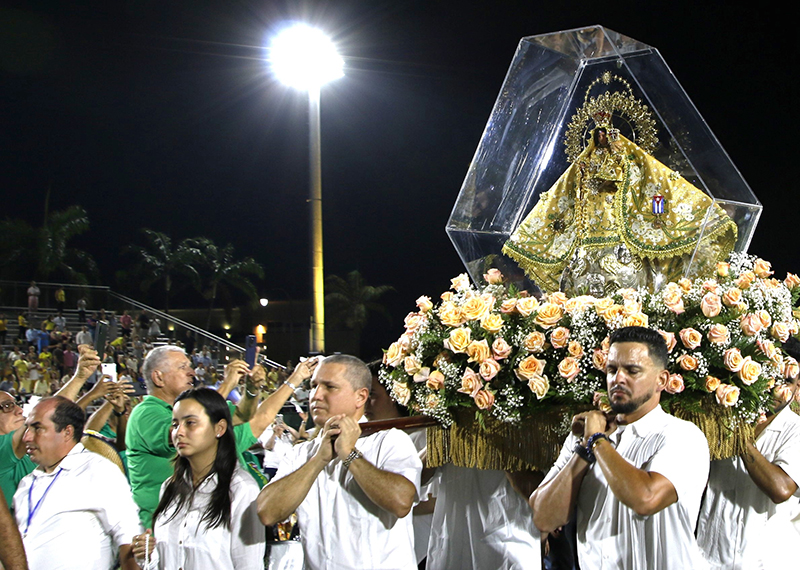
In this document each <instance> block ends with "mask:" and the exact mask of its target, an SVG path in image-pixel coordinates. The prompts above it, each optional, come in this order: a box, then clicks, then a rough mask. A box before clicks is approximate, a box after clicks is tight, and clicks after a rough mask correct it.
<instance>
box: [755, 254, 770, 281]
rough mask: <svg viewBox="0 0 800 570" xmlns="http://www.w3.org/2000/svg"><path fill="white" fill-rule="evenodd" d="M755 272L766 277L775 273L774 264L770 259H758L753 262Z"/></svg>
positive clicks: (761, 276) (763, 277)
mask: <svg viewBox="0 0 800 570" xmlns="http://www.w3.org/2000/svg"><path fill="white" fill-rule="evenodd" d="M753 273H755V274H756V277H760V278H761V279H766V278H767V277H769V276H770V275H772V273H773V271H772V264H771V263H770V262H769V261H764V260H763V259H756V262H755V263H754V264H753Z"/></svg>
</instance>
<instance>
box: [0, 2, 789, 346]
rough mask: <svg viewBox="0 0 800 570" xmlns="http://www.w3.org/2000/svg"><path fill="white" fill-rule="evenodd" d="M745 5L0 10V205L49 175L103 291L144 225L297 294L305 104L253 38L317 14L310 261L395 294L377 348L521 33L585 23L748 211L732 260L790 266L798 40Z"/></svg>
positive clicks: (433, 235)
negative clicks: (674, 102) (320, 79)
mask: <svg viewBox="0 0 800 570" xmlns="http://www.w3.org/2000/svg"><path fill="white" fill-rule="evenodd" d="M704 4H708V5H704ZM725 4H727V3H725ZM765 4H766V3H765ZM760 8H761V7H760V6H758V5H754V4H748V8H738V7H731V6H726V5H723V3H719V4H717V3H700V2H684V1H681V2H647V3H641V2H638V3H627V2H616V3H608V2H586V1H583V2H572V1H561V2H548V3H544V2H535V1H526V2H516V1H514V2H485V3H463V2H449V1H447V2H446V1H411V0H407V1H403V0H393V1H384V0H364V1H347V0H340V1H336V2H300V1H294V2H292V1H285V0H284V1H275V2H268V1H264V0H262V1H258V2H255V1H224V2H223V1H218V2H214V1H208V0H177V1H176V0H172V1H169V2H163V1H159V2H156V1H151V0H139V1H120V2H116V1H114V2H112V1H107V0H104V1H80V0H78V1H74V2H68V3H67V2H56V1H51V2H36V1H32V2H0V156H2V157H3V165H2V168H1V169H0V187H2V191H3V197H4V198H3V201H2V214H0V215H2V216H3V217H8V218H23V219H26V220H28V221H29V222H31V223H36V224H39V223H40V222H41V217H42V214H43V208H42V203H43V199H44V196H45V193H46V191H47V188H48V187H50V188H51V192H52V198H51V208H55V209H61V208H65V207H67V206H69V205H71V204H80V205H82V206H84V207H85V208H86V209H87V210H88V213H89V217H90V220H91V222H92V229H91V231H90V232H89V233H87V234H86V235H84V236H81V237H80V238H79V239H78V240H77V242H76V245H79V246H81V247H83V248H84V249H86V250H87V251H89V252H90V253H91V254H92V255H93V256H94V257H95V259H97V261H98V263H99V265H100V267H101V271H102V282H103V284H107V285H111V286H112V287H114V286H116V285H117V284H115V283H114V273H115V271H116V270H118V269H120V268H122V267H124V264H125V263H126V258H125V257H122V256H120V250H121V249H122V247H123V246H124V245H126V244H128V243H131V242H133V241H137V240H139V238H138V235H137V234H138V229H139V228H141V227H149V228H152V229H155V230H158V231H163V232H166V233H169V234H170V235H171V236H172V237H173V238H174V239H175V240H176V241H177V240H179V239H182V238H185V237H194V236H198V235H203V236H207V237H210V238H212V239H214V240H215V241H216V242H217V243H218V244H220V245H222V244H224V243H226V242H231V243H232V244H233V245H234V246H235V248H236V251H237V255H239V256H252V257H254V258H255V259H256V260H257V261H259V262H260V263H262V264H263V265H264V267H265V269H266V272H267V278H266V279H265V281H264V282H263V283H261V284H260V286H261V287H262V288H263V294H264V295H266V296H270V297H273V298H286V297H291V298H293V299H302V298H307V296H308V294H309V288H310V286H309V269H308V267H309V250H308V210H307V203H306V197H307V194H308V182H307V177H308V174H307V172H308V148H307V137H308V126H307V125H308V123H307V115H306V105H307V103H306V98H305V96H304V95H303V94H299V93H296V92H293V91H291V90H290V89H289V88H286V87H284V86H282V85H280V84H278V83H277V82H276V81H275V80H274V79H273V78H272V77H271V76H270V74H269V71H268V69H267V67H266V64H265V61H264V60H265V56H266V52H265V49H264V46H266V45H267V44H268V42H269V39H270V38H271V37H272V35H274V33H275V32H276V31H277V30H279V29H280V28H281V26H282V25H284V24H285V23H286V21H287V20H292V19H303V20H305V21H308V22H309V23H312V24H317V25H319V26H320V27H322V28H323V29H324V30H325V31H327V32H328V33H329V34H330V35H331V36H332V37H333V39H334V40H335V42H336V43H337V45H338V47H339V50H340V53H341V54H342V55H343V57H344V58H345V62H346V63H345V65H346V71H345V73H346V77H345V78H343V79H340V80H338V81H336V82H335V83H332V84H331V85H329V86H327V87H325V88H324V89H323V92H322V145H323V146H322V152H323V195H324V232H325V269H326V272H327V273H334V274H338V275H344V274H346V273H347V272H349V271H351V270H353V269H358V270H359V271H361V273H362V274H363V275H364V277H365V279H366V281H367V282H368V283H370V284H373V285H379V284H390V285H393V286H394V287H395V288H396V289H397V291H396V292H395V293H390V294H388V295H387V296H386V297H385V298H384V300H385V303H386V305H387V306H388V308H389V309H390V311H391V312H392V314H393V316H394V320H395V323H394V325H392V326H389V325H388V324H387V323H386V322H385V321H383V322H381V321H380V320H378V319H376V320H374V321H373V324H372V325H371V328H370V329H368V331H367V334H365V337H367V338H369V343H368V346H369V348H370V349H371V350H373V351H377V350H378V349H379V347H381V346H388V343H389V342H391V341H392V340H393V339H394V338H395V337H396V336H397V335H399V333H400V332H402V320H401V319H402V317H403V316H404V315H405V313H406V312H408V311H410V310H412V309H414V299H416V298H417V297H418V296H419V295H422V294H427V295H430V296H432V297H433V296H438V295H439V293H441V292H442V291H444V290H445V289H447V288H448V287H449V279H450V277H452V276H455V275H456V274H458V273H460V272H461V271H463V266H462V265H461V263H460V261H459V258H458V256H457V255H456V252H455V250H454V249H453V247H452V246H451V244H450V241H449V239H448V238H447V236H446V234H445V232H444V226H445V223H446V221H447V218H448V216H449V214H450V210H451V209H452V206H453V203H454V201H455V198H456V195H457V194H458V191H459V189H460V187H461V183H462V182H463V179H464V176H465V174H466V171H467V167H468V165H469V163H470V160H471V159H472V155H473V153H474V152H475V148H476V146H477V144H478V141H479V139H480V136H481V133H482V131H483V128H484V126H485V124H486V121H487V119H488V117H489V113H490V111H491V109H492V106H493V104H494V100H495V98H496V97H497V94H498V91H499V89H500V86H501V84H502V81H503V78H504V76H505V73H506V70H507V69H508V66H509V64H510V63H511V59H512V56H513V54H514V50H515V49H516V46H517V43H518V42H519V40H520V38H522V37H524V36H528V35H536V34H541V33H547V32H554V31H558V30H566V29H572V28H576V27H582V26H587V25H592V24H602V25H604V26H606V27H607V28H610V29H612V30H615V31H618V32H620V33H622V34H625V35H627V36H630V37H632V38H635V39H637V40H640V41H642V42H644V43H647V44H649V45H652V46H654V47H656V48H658V49H659V51H660V52H661V54H662V55H663V57H664V59H665V60H666V62H667V64H668V65H669V66H670V67H671V68H672V70H673V72H674V74H675V75H676V77H677V78H678V80H679V81H680V82H681V84H682V85H683V87H684V89H685V90H686V92H687V93H688V94H689V97H690V98H691V99H692V100H693V102H694V103H695V105H696V106H697V108H698V109H699V111H700V113H701V114H702V115H703V117H704V118H705V119H706V121H707V122H708V124H709V125H710V127H711V129H712V130H713V131H714V133H715V134H716V136H717V138H718V139H719V140H720V141H721V143H722V145H723V146H724V147H725V149H726V150H727V151H728V153H729V154H730V156H731V158H732V159H733V162H734V163H735V164H736V165H737V167H738V168H739V169H740V171H741V173H742V175H743V176H744V178H745V180H747V181H748V183H749V184H750V186H751V188H752V189H753V191H754V193H755V194H756V195H757V196H758V198H759V200H761V202H762V203H763V205H764V212H763V215H762V217H761V222H760V224H759V227H758V229H757V231H756V234H755V238H754V239H753V242H752V244H751V247H750V251H751V252H752V253H756V254H758V255H760V256H763V257H765V258H767V259H768V260H770V261H772V262H773V266H774V268H775V269H776V274H777V276H778V277H780V278H782V277H783V276H784V275H785V272H786V271H787V270H793V271H800V263H799V261H800V260H798V253H797V248H796V247H795V239H796V238H795V236H796V227H797V224H798V221H797V219H796V214H795V212H796V210H797V205H798V198H797V194H796V193H797V186H798V185H797V180H798V176H797V170H798V168H797V165H795V164H794V163H793V161H794V160H795V159H796V158H795V153H794V150H795V142H796V139H797V134H796V131H797V129H796V128H795V126H796V125H797V119H796V112H797V109H796V108H795V107H794V106H793V105H792V103H794V102H795V101H796V97H795V93H796V91H797V86H798V85H797V79H796V71H795V69H794V67H793V66H794V62H795V61H796V59H797V55H798V53H797V52H798V50H797V47H796V39H795V38H796V33H795V30H794V28H793V27H792V28H791V29H790V26H792V24H791V22H792V20H793V19H794V18H793V17H790V16H789V15H787V14H786V13H784V12H783V11H779V10H773V9H760ZM174 303H175V306H180V304H181V299H176V300H175V301H174Z"/></svg>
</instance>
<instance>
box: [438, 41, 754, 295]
mask: <svg viewBox="0 0 800 570" xmlns="http://www.w3.org/2000/svg"><path fill="white" fill-rule="evenodd" d="M604 152H605V153H606V154H605V155H603V153H604ZM598 160H600V162H598ZM615 161H616V162H615ZM760 213H761V204H760V203H759V201H758V200H757V199H756V197H755V195H754V194H753V192H752V190H751V189H750V187H749V186H748V185H747V183H746V182H745V181H744V179H743V178H742V176H741V175H740V174H739V171H738V170H737V169H736V167H735V165H734V164H733V163H732V162H731V159H730V158H729V157H728V155H727V154H726V152H725V150H724V149H723V148H722V146H721V145H720V143H719V141H718V140H717V139H716V137H715V136H714V134H713V133H712V132H711V130H710V129H709V127H708V125H707V124H706V123H705V121H704V120H703V118H702V117H701V116H700V113H699V112H698V111H697V109H696V108H695V107H694V105H693V104H692V102H691V100H690V99H689V97H688V96H687V94H686V93H685V92H684V90H683V88H682V87H681V86H680V84H679V83H678V81H677V79H676V78H675V76H674V75H673V74H672V72H671V71H670V69H669V67H668V66H667V64H666V62H665V61H664V59H663V58H662V57H661V55H660V54H659V52H658V50H656V49H655V48H653V47H651V46H648V45H646V44H644V43H642V42H639V41H637V40H634V39H631V38H629V37H626V36H623V35H621V34H619V33H616V32H613V31H611V30H608V29H606V28H603V27H602V26H593V27H588V28H582V29H576V30H569V31H563V32H556V33H552V34H545V35H540V36H531V37H526V38H523V39H522V40H521V41H520V43H519V47H518V48H517V51H516V53H515V55H514V59H513V61H512V63H511V67H510V68H509V70H508V73H507V75H506V78H505V81H504V83H503V85H502V87H501V89H500V94H499V96H498V98H497V101H496V103H495V105H494V108H493V109H492V112H491V115H490V117H489V121H488V123H487V125H486V128H485V130H484V133H483V136H482V138H481V140H480V143H479V144H478V148H477V151H476V152H475V156H474V158H473V160H472V163H471V164H470V167H469V170H468V171H467V175H466V178H465V180H464V183H463V185H462V187H461V191H460V193H459V195H458V198H457V200H456V203H455V206H454V208H453V211H452V214H451V216H450V219H449V220H448V223H447V228H446V229H447V233H448V235H449V237H450V239H451V241H452V242H453V245H454V246H455V248H456V250H457V251H458V253H459V255H460V257H461V259H462V261H463V263H464V265H465V266H466V268H467V271H468V272H469V274H470V276H471V278H472V279H473V280H475V281H478V280H479V279H480V278H481V276H482V275H483V274H484V273H485V272H486V270H487V269H489V268H491V267H496V268H498V269H500V270H501V271H502V272H503V273H504V274H505V275H506V277H507V278H508V279H509V280H510V281H511V282H513V283H515V284H516V285H517V286H518V287H520V288H524V289H528V290H531V291H535V290H536V288H537V286H538V287H539V288H540V289H542V290H545V291H548V292H550V291H553V290H555V289H558V288H559V287H560V288H562V289H564V288H565V284H566V286H567V288H569V289H571V291H570V292H571V293H591V294H595V295H599V294H600V293H602V292H603V291H604V289H603V287H604V285H603V279H605V280H606V281H605V288H606V292H607V289H608V287H609V286H610V285H611V284H612V282H613V284H614V285H615V286H641V285H646V286H648V287H650V288H651V289H652V288H658V287H660V286H661V285H663V284H664V283H665V282H666V281H667V280H673V278H674V277H675V276H676V275H685V276H696V275H698V274H702V273H704V272H705V271H706V270H707V269H708V267H707V266H708V264H709V263H711V262H714V261H716V259H718V258H720V257H725V256H726V255H727V253H728V252H729V251H731V250H736V251H743V250H746V249H747V247H748V245H749V243H750V240H751V238H752V235H753V231H754V230H755V227H756V223H757V222H758V218H759V216H760ZM598 248H600V249H598ZM601 249H602V251H601ZM592 256H594V257H592ZM631 258H632V259H633V261H631ZM637 260H638V261H637ZM641 262H643V263H644V266H645V268H646V269H649V270H650V272H651V273H652V276H651V278H649V279H648V280H647V282H646V283H644V282H642V281H639V282H637V281H636V279H635V278H631V277H630V275H636V274H639V273H641V272H642V268H641ZM637 263H638V264H639V265H637ZM581 264H583V266H587V267H588V266H593V267H595V266H596V267H600V266H601V265H602V266H603V267H606V268H608V267H611V266H613V267H614V268H615V269H609V271H611V274H612V275H616V277H612V278H609V277H608V275H609V273H608V272H606V276H605V277H603V276H600V277H597V276H594V277H593V276H592V275H593V274H592V273H591V272H592V271H593V270H590V269H586V270H585V271H584V273H585V274H584V275H581V274H579V273H580V270H579V267H583V266H581ZM587 264H588V265H587ZM592 264H594V265H592ZM609 264H610V265H609ZM570 271H572V273H570ZM615 271H618V273H614V272H615ZM626 271H627V273H628V274H630V275H629V276H627V277H626V274H625V272H626ZM598 272H599V273H603V271H601V270H599V269H598ZM593 279H599V280H600V282H599V283H595V282H594V281H592V280H593ZM631 279H633V280H631Z"/></svg>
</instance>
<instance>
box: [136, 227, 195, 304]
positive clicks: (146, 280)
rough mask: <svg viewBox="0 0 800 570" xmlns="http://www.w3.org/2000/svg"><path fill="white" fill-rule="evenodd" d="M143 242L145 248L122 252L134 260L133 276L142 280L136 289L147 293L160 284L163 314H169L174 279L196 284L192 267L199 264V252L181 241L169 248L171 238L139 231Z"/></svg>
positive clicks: (189, 243)
mask: <svg viewBox="0 0 800 570" xmlns="http://www.w3.org/2000/svg"><path fill="white" fill-rule="evenodd" d="M142 234H144V236H145V239H146V241H147V245H146V246H145V247H141V246H138V245H131V246H128V247H127V248H125V251H127V252H129V253H132V254H134V255H135V256H136V257H137V258H138V263H137V268H136V272H137V273H139V274H140V275H141V276H142V278H141V281H140V286H141V288H142V291H147V290H148V289H149V288H150V287H151V286H152V285H153V284H154V283H157V282H159V281H163V283H164V307H165V308H164V312H166V313H169V299H170V295H171V293H172V286H173V284H174V281H173V279H174V277H175V276H177V275H183V276H185V277H188V278H189V280H190V281H191V283H192V284H194V285H197V284H198V283H199V279H200V274H199V273H198V271H197V269H196V268H195V266H196V265H197V264H198V263H199V262H200V261H201V258H202V255H203V254H202V252H201V251H200V250H199V249H198V248H197V247H195V246H194V243H195V240H191V239H185V240H183V241H181V242H180V243H178V245H177V246H175V247H173V245H172V238H170V237H169V236H168V235H167V234H164V233H161V232H157V231H154V230H148V229H146V228H145V229H142Z"/></svg>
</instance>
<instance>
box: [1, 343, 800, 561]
mask: <svg viewBox="0 0 800 570" xmlns="http://www.w3.org/2000/svg"><path fill="white" fill-rule="evenodd" d="M130 334H131V335H132V334H133V327H131V333H130ZM120 336H122V333H121V332H120ZM111 345H113V342H112V343H111ZM186 348H189V349H190V350H189V353H188V354H187V351H186ZM186 348H184V347H181V346H178V345H174V344H166V345H161V346H154V347H150V348H149V349H147V351H146V352H144V349H143V354H142V359H141V363H139V362H136V363H130V364H129V363H128V362H127V359H128V357H129V356H133V358H135V355H128V354H127V353H126V351H123V355H118V354H116V352H115V351H114V348H113V347H110V348H109V350H110V351H111V352H110V353H105V352H104V354H97V353H96V352H95V351H94V350H93V349H92V348H91V346H89V345H80V346H79V347H78V358H77V361H76V363H75V369H74V371H71V373H70V374H67V378H66V380H65V381H64V382H60V381H59V382H56V383H55V385H53V386H51V387H50V391H49V392H48V394H47V395H45V396H44V397H43V398H42V399H39V400H38V401H37V402H36V403H35V405H33V406H32V407H31V408H30V409H29V410H28V412H27V415H24V414H23V411H22V409H21V407H20V404H21V403H22V401H21V400H20V399H18V398H19V396H20V392H19V391H18V392H16V393H14V392H12V391H9V390H4V391H0V412H1V413H0V483H1V484H2V493H3V495H4V497H5V501H0V503H2V505H0V507H1V508H0V517H4V518H3V520H4V521H13V522H14V523H15V524H13V525H10V524H8V522H6V523H3V524H0V527H3V529H2V546H0V562H2V564H3V565H4V567H5V568H6V569H11V568H98V569H100V568H102V569H106V568H117V567H119V568H124V569H134V568H144V569H156V568H169V569H173V568H182V569H186V570H188V569H204V568H223V569H227V568H231V569H250V568H252V569H256V568H258V569H263V568H264V567H265V552H266V544H267V537H268V536H270V537H272V536H275V535H274V534H269V535H268V532H267V529H270V528H282V525H284V524H285V521H287V520H292V521H296V523H297V529H299V540H300V543H301V544H302V559H303V563H304V564H305V567H307V568H312V569H317V568H320V569H322V568H330V569H355V568H361V569H383V568H399V569H408V570H412V569H414V568H419V567H427V568H429V569H432V570H448V569H455V568H457V569H461V568H474V569H484V568H492V569H494V568H504V569H506V568H507V569H517V568H526V569H527V568H533V569H536V568H584V569H586V568H620V569H623V568H624V569H652V568H658V569H661V568H665V569H671V568H687V569H688V568H691V569H702V568H726V569H728V568H730V569H733V568H787V567H791V563H790V562H789V561H790V560H791V558H790V549H789V545H791V544H792V542H791V540H792V537H795V539H796V538H797V532H798V531H797V530H796V528H795V526H794V525H793V522H792V518H793V517H797V516H798V514H799V513H800V499H799V498H800V490H798V485H797V482H798V481H800V437H799V435H800V434H798V431H800V418H798V417H797V416H796V415H795V414H794V412H793V411H792V410H791V409H789V407H788V402H790V401H791V400H792V398H794V396H795V394H796V393H797V391H798V388H799V387H800V381H798V380H796V381H795V383H794V384H792V385H791V388H790V392H791V393H790V394H787V395H784V396H786V397H780V398H777V399H776V400H775V402H773V408H772V413H771V414H769V415H768V416H767V417H766V418H765V419H764V421H763V422H761V423H760V424H759V425H758V426H757V428H756V435H757V438H756V440H755V442H753V443H752V444H750V445H748V447H747V450H746V452H745V453H743V454H742V455H741V456H740V457H734V458H731V459H729V460H722V461H713V462H712V461H710V459H709V450H708V444H707V442H706V439H705V437H704V436H703V434H702V433H701V432H700V431H699V429H698V428H696V427H695V426H694V425H693V424H691V423H689V422H686V421H683V420H679V419H677V418H675V417H673V416H671V415H669V414H667V413H666V412H665V411H663V410H662V408H661V406H660V405H659V402H660V396H661V392H662V391H663V390H664V388H665V386H666V383H667V381H668V379H669V372H668V371H667V369H666V366H667V352H666V345H665V344H664V340H663V338H662V337H661V335H659V334H658V333H657V332H655V331H652V330H650V329H646V328H641V327H627V328H623V329H619V330H617V331H615V333H614V334H612V336H611V338H610V350H609V355H608V364H607V377H608V389H609V398H610V405H611V407H612V410H613V411H612V413H608V414H607V413H602V412H600V411H596V410H595V411H588V412H585V413H582V414H579V415H577V416H575V417H574V418H573V421H572V434H571V435H569V436H568V438H567V440H566V441H565V443H564V446H563V449H562V452H561V454H560V456H559V457H558V459H557V461H556V463H555V465H554V466H553V467H552V469H550V471H549V472H548V473H536V472H514V473H507V472H502V471H490V470H478V469H473V468H467V467H458V466H454V465H445V466H442V467H438V468H436V469H433V468H430V467H426V460H427V446H426V442H425V431H424V430H410V431H409V432H408V433H407V432H406V431H402V430H399V429H381V430H378V431H372V430H367V431H365V430H364V426H365V424H363V423H362V422H363V421H364V420H367V419H369V420H383V419H389V418H392V417H397V416H400V415H403V413H404V412H403V410H402V409H401V407H400V406H399V405H398V404H397V403H396V402H394V401H392V399H391V398H390V397H389V395H388V393H387V391H386V390H385V388H384V387H383V386H382V385H381V384H380V382H378V381H377V375H376V373H375V372H376V369H375V365H376V364H377V363H372V364H371V366H372V369H370V367H368V366H367V365H366V364H365V363H364V362H362V361H361V360H359V359H358V358H355V357H353V356H348V355H333V356H329V357H327V358H321V357H315V358H310V359H305V360H303V359H301V361H300V363H299V364H298V365H297V366H296V367H295V368H294V370H292V371H291V373H290V374H287V375H284V376H282V377H280V379H279V380H278V383H277V386H274V387H273V389H272V390H271V392H270V393H269V394H268V395H266V397H262V396H264V395H265V394H266V392H264V390H263V389H264V386H265V385H266V384H267V372H266V370H265V369H264V368H262V367H261V366H258V365H255V366H252V367H251V366H248V364H246V363H245V362H243V361H241V360H234V361H232V362H230V363H228V364H227V365H226V366H225V367H224V371H223V373H222V374H221V375H220V376H219V377H216V374H215V373H214V372H215V371H216V367H217V365H218V362H215V359H214V356H213V354H212V353H211V351H206V350H197V349H195V348H193V347H186ZM26 352H27V351H26ZM34 353H35V354H36V359H37V360H38V358H39V354H40V353H36V349H34ZM110 356H111V360H112V361H114V362H116V363H117V366H118V369H119V372H120V377H121V379H122V381H120V382H109V381H107V379H106V378H105V377H103V376H100V377H99V378H98V379H97V381H96V382H94V384H91V383H90V382H89V380H90V378H92V377H97V375H98V372H97V371H98V367H99V365H100V364H101V360H104V359H108V358H109V357H110ZM128 370H130V372H128V373H127V375H128V378H127V379H126V378H125V374H126V371H128ZM134 370H135V371H136V373H133V371H134ZM200 371H204V373H203V374H201V372H200ZM211 371H214V372H211ZM137 377H140V378H142V379H143V381H144V383H145V389H146V395H145V396H144V397H143V398H141V399H139V398H136V397H135V395H134V394H132V392H135V386H134V384H135V380H134V379H135V378H137ZM201 377H202V378H203V380H202V382H201V381H199V378H201ZM308 382H310V389H311V392H310V396H309V414H310V418H311V420H312V423H313V429H312V430H311V432H310V433H309V432H307V431H306V425H305V420H306V419H307V418H308V416H307V415H305V412H304V411H303V412H302V416H301V417H302V418H303V423H302V424H301V425H300V426H299V429H295V428H293V427H292V426H288V425H287V424H286V423H285V422H284V421H282V418H281V416H280V415H279V413H280V412H281V409H282V407H283V405H284V404H285V403H286V402H287V401H288V400H289V399H290V398H292V397H293V395H295V394H296V392H297V390H298V389H299V388H300V387H301V386H303V385H304V383H308ZM14 390H22V387H14ZM232 394H236V395H237V396H238V397H233V398H231V395H232ZM232 400H236V402H235V403H234V401H232ZM98 403H100V405H98ZM90 406H91V408H90ZM87 409H89V410H90V411H92V410H93V411H92V413H91V415H90V416H89V418H88V419H87V418H86V415H87V414H86V410H87ZM532 437H535V434H532ZM254 452H259V453H254ZM261 455H264V457H263V458H262V457H261ZM0 522H1V521H0ZM284 530H285V529H284ZM792 533H794V534H792ZM277 534H279V535H280V533H277ZM297 534H298V533H297V530H295V532H294V533H292V532H291V531H289V532H284V533H283V535H284V536H282V538H288V537H289V536H290V535H297ZM787 564H788V565H787Z"/></svg>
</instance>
